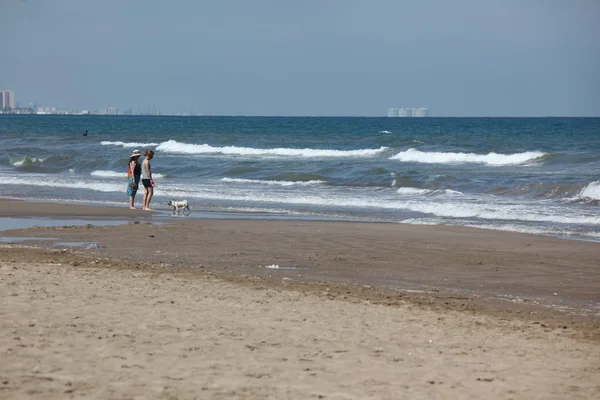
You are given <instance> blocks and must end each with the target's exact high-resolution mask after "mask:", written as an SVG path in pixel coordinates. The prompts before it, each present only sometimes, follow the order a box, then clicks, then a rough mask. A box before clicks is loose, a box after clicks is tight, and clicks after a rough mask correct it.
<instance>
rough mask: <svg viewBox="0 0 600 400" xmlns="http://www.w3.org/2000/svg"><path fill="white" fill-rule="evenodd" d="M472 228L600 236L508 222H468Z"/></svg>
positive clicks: (558, 234)
mask: <svg viewBox="0 0 600 400" xmlns="http://www.w3.org/2000/svg"><path fill="white" fill-rule="evenodd" d="M465 226H468V227H470V228H479V229H491V230H495V231H506V232H519V233H528V234H532V235H546V236H547V235H552V236H563V237H571V236H581V237H589V238H600V233H598V232H575V231H571V230H567V229H542V228H533V227H529V226H522V225H514V224H506V225H486V224H482V225H476V224H467V225H465Z"/></svg>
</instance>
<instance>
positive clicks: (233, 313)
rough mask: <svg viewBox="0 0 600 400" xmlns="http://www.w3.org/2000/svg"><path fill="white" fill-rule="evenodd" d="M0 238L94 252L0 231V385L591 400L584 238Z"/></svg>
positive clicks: (382, 233) (157, 230)
mask: <svg viewBox="0 0 600 400" xmlns="http://www.w3.org/2000/svg"><path fill="white" fill-rule="evenodd" d="M5 203H6V202H0V215H5V214H2V212H3V211H2V209H3V207H4V204H5ZM9 203H10V202H9ZM27 204H29V203H27ZM46 206H47V207H48V208H47V209H46V208H45V207H46ZM54 206H55V205H42V206H40V205H39V204H38V205H37V206H36V208H35V210H32V211H33V214H29V215H37V216H46V215H55V214H52V210H54V209H53V207H54ZM26 207H27V206H26ZM82 207H84V208H87V207H85V206H82ZM89 208H90V209H93V208H95V207H89ZM47 210H50V212H46V211H47ZM124 211H129V210H128V209H124ZM90 212H96V211H90ZM102 212H105V211H102ZM118 212H121V211H118ZM36 213H39V214H36ZM109 214H110V212H109ZM81 215H92V214H81ZM116 216H117V217H118V215H116ZM1 235H3V236H20V237H23V236H33V237H53V238H59V239H60V240H61V241H76V242H81V241H85V242H94V243H97V244H98V245H99V247H98V248H94V249H87V248H82V247H73V248H69V247H65V246H56V245H55V243H54V242H53V241H49V242H41V243H38V242H31V243H29V242H25V244H26V245H25V246H24V245H23V244H0V287H1V288H0V297H1V299H0V315H1V318H0V332H1V334H0V354H2V355H3V357H2V358H3V359H5V360H7V361H8V362H3V363H0V364H1V365H0V378H1V382H0V397H2V396H5V397H7V398H27V397H30V398H40V397H44V398H64V397H65V396H72V397H91V398H133V397H136V396H138V397H140V398H149V397H151V398H195V397H197V398H256V399H259V398H299V399H304V398H333V399H354V398H389V399H396V398H407V399H408V398H452V399H457V398H458V399H460V398H486V399H496V398H497V399H505V398H515V399H517V398H518V399H521V398H522V399H536V398H556V399H562V398H581V399H592V398H598V397H599V396H600V383H598V382H600V366H599V364H598V360H599V359H600V325H599V319H600V318H599V316H598V313H599V311H598V303H599V302H600V271H599V269H598V261H597V260H600V244H598V243H591V242H579V241H568V240H560V239H554V238H548V237H539V236H532V235H522V234H514V233H507V232H495V231H486V230H476V229H466V228H449V227H433V226H405V225H398V224H371V223H366V224H365V223H346V222H315V221H269V220H243V219H242V220H223V219H219V220H212V219H195V220H192V219H184V218H174V219H173V220H172V223H171V224H168V225H149V224H142V225H139V224H128V225H120V226H98V227H94V226H85V227H57V228H32V229H26V230H15V231H5V232H2V233H1ZM34 246H37V248H36V247H34ZM63 249H64V250H63ZM273 265H276V266H279V267H281V268H279V269H270V268H265V267H266V266H273ZM283 268H289V269H283Z"/></svg>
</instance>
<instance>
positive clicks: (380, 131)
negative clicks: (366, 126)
mask: <svg viewBox="0 0 600 400" xmlns="http://www.w3.org/2000/svg"><path fill="white" fill-rule="evenodd" d="M379 133H392V132H390V131H379Z"/></svg>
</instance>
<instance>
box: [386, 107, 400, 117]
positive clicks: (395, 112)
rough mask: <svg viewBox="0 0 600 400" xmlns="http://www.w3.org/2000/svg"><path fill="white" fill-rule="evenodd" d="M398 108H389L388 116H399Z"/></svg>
mask: <svg viewBox="0 0 600 400" xmlns="http://www.w3.org/2000/svg"><path fill="white" fill-rule="evenodd" d="M397 116H398V109H397V108H388V117H397Z"/></svg>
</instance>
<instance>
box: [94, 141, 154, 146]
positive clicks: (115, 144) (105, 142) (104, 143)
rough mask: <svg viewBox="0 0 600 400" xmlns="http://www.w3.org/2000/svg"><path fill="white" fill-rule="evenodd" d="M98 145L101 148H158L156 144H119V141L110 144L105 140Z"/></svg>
mask: <svg viewBox="0 0 600 400" xmlns="http://www.w3.org/2000/svg"><path fill="white" fill-rule="evenodd" d="M100 144H101V145H102V146H121V147H123V148H128V147H150V146H158V143H139V142H121V141H116V142H111V141H107V140H103V141H102V142H100Z"/></svg>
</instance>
